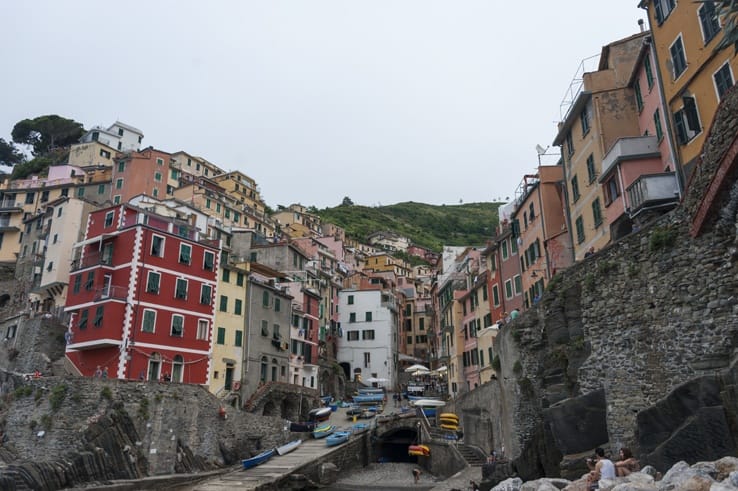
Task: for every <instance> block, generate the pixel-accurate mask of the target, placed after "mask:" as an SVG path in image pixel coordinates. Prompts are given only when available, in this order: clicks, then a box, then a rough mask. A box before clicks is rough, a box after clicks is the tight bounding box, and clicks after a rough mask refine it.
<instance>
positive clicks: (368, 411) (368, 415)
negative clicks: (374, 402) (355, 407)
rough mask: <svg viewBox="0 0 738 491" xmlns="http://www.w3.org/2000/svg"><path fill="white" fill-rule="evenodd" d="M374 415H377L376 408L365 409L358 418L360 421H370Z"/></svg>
mask: <svg viewBox="0 0 738 491" xmlns="http://www.w3.org/2000/svg"><path fill="white" fill-rule="evenodd" d="M376 415H377V410H376V408H367V409H363V410H362V411H361V414H360V415H359V417H360V418H361V419H371V418H373V417H374V416H376Z"/></svg>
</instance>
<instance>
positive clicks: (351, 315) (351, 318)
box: [349, 312, 356, 322]
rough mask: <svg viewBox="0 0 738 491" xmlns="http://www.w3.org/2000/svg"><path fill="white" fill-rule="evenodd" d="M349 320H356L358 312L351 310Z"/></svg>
mask: <svg viewBox="0 0 738 491" xmlns="http://www.w3.org/2000/svg"><path fill="white" fill-rule="evenodd" d="M349 322H356V312H351V313H350V314H349Z"/></svg>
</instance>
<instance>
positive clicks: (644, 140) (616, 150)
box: [600, 136, 661, 177]
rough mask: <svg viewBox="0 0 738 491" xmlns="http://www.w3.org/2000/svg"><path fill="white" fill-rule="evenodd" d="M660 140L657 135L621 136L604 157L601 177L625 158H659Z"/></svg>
mask: <svg viewBox="0 0 738 491" xmlns="http://www.w3.org/2000/svg"><path fill="white" fill-rule="evenodd" d="M660 155H661V153H660V152H659V140H658V138H657V137H655V136H635V137H626V138H619V139H618V141H616V142H615V143H614V144H613V145H612V147H610V150H609V151H608V152H607V155H605V158H603V159H602V172H600V177H604V176H606V175H607V174H608V173H609V172H610V171H611V170H612V169H613V168H614V167H615V166H616V165H617V164H618V163H620V162H622V161H625V160H638V159H650V158H658V157H660Z"/></svg>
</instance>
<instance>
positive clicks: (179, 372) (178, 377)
mask: <svg viewBox="0 0 738 491" xmlns="http://www.w3.org/2000/svg"><path fill="white" fill-rule="evenodd" d="M183 379H184V358H182V355H175V356H174V360H172V382H180V383H181V382H182V380H183Z"/></svg>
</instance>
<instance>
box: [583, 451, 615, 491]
mask: <svg viewBox="0 0 738 491" xmlns="http://www.w3.org/2000/svg"><path fill="white" fill-rule="evenodd" d="M587 467H589V468H590V473H589V475H588V476H587V489H588V490H594V489H597V488H598V487H599V483H600V479H615V465H614V464H613V463H612V460H610V459H608V458H606V457H605V449H604V448H602V447H597V448H596V449H595V456H594V458H593V459H587Z"/></svg>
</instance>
